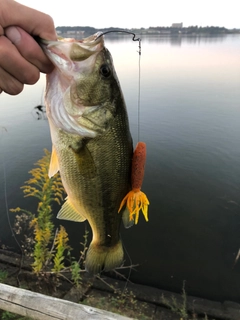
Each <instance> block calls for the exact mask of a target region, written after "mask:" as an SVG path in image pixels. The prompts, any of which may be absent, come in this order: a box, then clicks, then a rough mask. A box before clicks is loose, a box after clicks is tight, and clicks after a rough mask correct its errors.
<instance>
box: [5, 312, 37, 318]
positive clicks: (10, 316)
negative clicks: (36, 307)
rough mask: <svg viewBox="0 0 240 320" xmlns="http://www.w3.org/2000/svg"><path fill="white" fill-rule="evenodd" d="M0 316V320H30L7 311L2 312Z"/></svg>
mask: <svg viewBox="0 0 240 320" xmlns="http://www.w3.org/2000/svg"><path fill="white" fill-rule="evenodd" d="M0 315H1V320H32V319H31V318H29V317H22V316H19V315H17V314H15V313H12V312H9V311H3V312H2V314H1V313H0Z"/></svg>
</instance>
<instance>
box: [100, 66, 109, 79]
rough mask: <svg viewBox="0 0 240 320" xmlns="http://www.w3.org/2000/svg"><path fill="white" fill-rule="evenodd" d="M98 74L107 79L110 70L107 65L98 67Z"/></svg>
mask: <svg viewBox="0 0 240 320" xmlns="http://www.w3.org/2000/svg"><path fill="white" fill-rule="evenodd" d="M100 73H101V75H103V76H104V78H108V77H109V76H110V75H111V70H110V68H109V66H108V65H107V64H103V65H102V66H101V67H100Z"/></svg>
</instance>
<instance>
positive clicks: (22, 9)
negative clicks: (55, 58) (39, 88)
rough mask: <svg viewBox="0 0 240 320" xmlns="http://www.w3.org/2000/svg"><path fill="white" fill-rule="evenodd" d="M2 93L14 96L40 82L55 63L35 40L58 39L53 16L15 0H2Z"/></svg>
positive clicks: (0, 90)
mask: <svg viewBox="0 0 240 320" xmlns="http://www.w3.org/2000/svg"><path fill="white" fill-rule="evenodd" d="M0 2H1V5H0V93H1V92H2V91H5V92H6V93H9V94H12V95H15V94H18V93H20V92H21V91H22V89H23V86H24V84H34V83H36V82H37V81H38V79H39V76H40V72H44V73H49V72H51V71H52V69H53V65H52V64H51V62H50V61H49V60H48V58H47V57H46V56H45V54H44V53H43V51H42V49H41V47H40V46H39V45H38V43H37V42H36V41H35V40H34V38H33V36H38V37H40V38H42V39H46V40H56V39H57V36H56V32H55V27H54V23H53V20H52V18H51V17H50V16H48V15H46V14H44V13H42V12H39V11H37V10H34V9H32V8H29V7H26V6H23V5H21V4H20V3H18V2H16V1H13V0H0Z"/></svg>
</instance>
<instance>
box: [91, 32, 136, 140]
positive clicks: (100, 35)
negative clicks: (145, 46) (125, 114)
mask: <svg viewBox="0 0 240 320" xmlns="http://www.w3.org/2000/svg"><path fill="white" fill-rule="evenodd" d="M113 32H120V33H127V34H131V35H133V38H132V41H138V51H137V52H138V55H139V59H138V119H137V126H138V131H137V140H138V142H139V141H140V101H141V54H142V47H141V38H136V34H135V33H134V32H131V31H126V30H110V31H106V32H102V31H100V32H99V35H98V36H97V37H96V39H95V41H96V40H97V39H98V38H100V37H102V36H103V35H105V34H108V33H113Z"/></svg>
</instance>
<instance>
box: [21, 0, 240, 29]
mask: <svg viewBox="0 0 240 320" xmlns="http://www.w3.org/2000/svg"><path fill="white" fill-rule="evenodd" d="M18 2H20V3H22V4H24V5H27V6H29V7H32V8H34V9H37V10H40V11H43V12H45V13H47V14H49V15H51V16H52V18H53V20H54V23H55V26H56V27H57V26H90V27H94V28H96V29H98V28H99V29H100V28H108V27H119V28H141V27H143V28H148V27H157V26H166V27H169V26H171V25H172V23H180V22H182V23H183V26H185V27H188V26H192V25H194V26H195V25H197V26H202V27H205V26H217V27H225V28H228V29H233V28H240V16H239V0H228V1H223V0H222V1H221V0H201V1H199V0H198V1H196V0H181V1H179V0H165V1H159V0H147V1H134V0H121V1H117V0H101V1H99V0H98V1H97V0H88V1H86V0H85V1H83V0H82V1H79V0H59V1H56V2H55V1H54V0H48V1H43V0H18Z"/></svg>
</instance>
